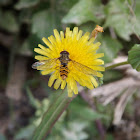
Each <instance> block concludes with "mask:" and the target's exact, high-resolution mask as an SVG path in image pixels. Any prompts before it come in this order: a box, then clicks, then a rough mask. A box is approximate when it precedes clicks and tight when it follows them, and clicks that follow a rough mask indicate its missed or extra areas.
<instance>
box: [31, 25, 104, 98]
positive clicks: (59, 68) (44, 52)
mask: <svg viewBox="0 0 140 140" xmlns="http://www.w3.org/2000/svg"><path fill="white" fill-rule="evenodd" d="M96 27H97V26H96ZM99 27H100V26H99ZM95 29H96V28H95ZM82 33H83V31H82V30H80V31H78V27H75V28H74V29H73V31H70V28H66V32H65V34H64V32H62V31H60V34H59V32H58V31H57V30H56V29H54V36H53V35H51V36H50V37H48V39H46V38H45V37H43V39H42V40H43V41H44V43H45V44H46V45H47V46H48V48H46V47H44V46H42V45H41V44H39V45H38V47H39V48H35V49H34V51H35V52H37V53H38V54H41V55H36V56H35V59H37V60H39V61H38V62H35V63H34V64H33V65H32V67H33V68H34V69H37V70H41V73H42V75H47V74H49V73H52V75H51V77H50V79H49V82H48V86H49V87H51V86H52V84H53V83H54V81H55V80H56V81H55V83H54V88H55V89H58V88H59V87H61V89H64V88H65V86H66V85H67V89H68V96H69V97H72V96H73V93H74V94H78V87H77V82H78V83H79V84H80V85H82V86H85V87H87V88H89V89H93V88H94V87H97V86H98V83H97V81H96V79H95V76H96V77H102V76H103V75H102V74H101V73H100V72H99V71H104V70H105V69H104V67H102V66H100V65H103V64H104V61H103V60H101V59H99V58H101V57H103V56H104V54H103V53H96V51H97V50H98V49H99V46H100V44H101V43H100V42H97V43H95V44H94V43H93V42H94V40H95V37H94V35H92V36H93V37H90V33H88V32H86V33H85V34H84V35H82ZM96 35H97V31H96Z"/></svg>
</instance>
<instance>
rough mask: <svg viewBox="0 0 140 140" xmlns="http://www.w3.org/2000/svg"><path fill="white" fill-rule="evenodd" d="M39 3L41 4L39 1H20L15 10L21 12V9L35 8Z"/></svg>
mask: <svg viewBox="0 0 140 140" xmlns="http://www.w3.org/2000/svg"><path fill="white" fill-rule="evenodd" d="M38 3H39V0H20V1H18V3H17V4H16V5H15V8H16V9H18V10H20V9H23V8H29V7H32V6H35V5H37V4H38Z"/></svg>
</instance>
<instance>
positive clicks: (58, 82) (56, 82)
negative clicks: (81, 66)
mask: <svg viewBox="0 0 140 140" xmlns="http://www.w3.org/2000/svg"><path fill="white" fill-rule="evenodd" d="M61 82H62V80H61V79H57V80H56V81H55V83H54V88H55V89H58V88H59V86H60V84H61Z"/></svg>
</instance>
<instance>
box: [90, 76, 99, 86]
mask: <svg viewBox="0 0 140 140" xmlns="http://www.w3.org/2000/svg"><path fill="white" fill-rule="evenodd" d="M91 81H92V83H93V85H94V86H95V88H96V87H98V83H97V81H96V79H95V78H94V77H93V76H91Z"/></svg>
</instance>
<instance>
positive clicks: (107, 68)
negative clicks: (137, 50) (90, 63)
mask: <svg viewBox="0 0 140 140" xmlns="http://www.w3.org/2000/svg"><path fill="white" fill-rule="evenodd" d="M126 64H129V63H128V61H125V62H121V63H117V64H113V65H111V66H107V67H105V70H109V69H112V68H115V67H118V66H121V65H126Z"/></svg>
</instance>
